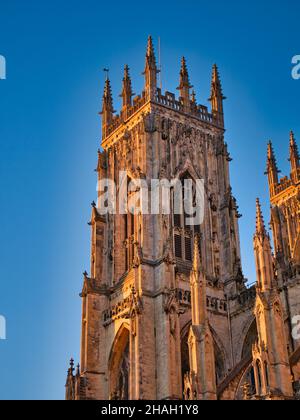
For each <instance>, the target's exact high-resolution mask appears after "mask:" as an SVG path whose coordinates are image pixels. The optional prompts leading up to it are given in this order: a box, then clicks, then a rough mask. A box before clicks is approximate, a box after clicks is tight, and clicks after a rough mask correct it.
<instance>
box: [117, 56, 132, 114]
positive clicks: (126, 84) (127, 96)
mask: <svg viewBox="0 0 300 420" xmlns="http://www.w3.org/2000/svg"><path fill="white" fill-rule="evenodd" d="M133 95H134V93H133V91H132V85H131V78H130V74H129V66H128V65H127V64H126V66H125V68H124V77H123V89H122V93H121V95H120V97H121V98H123V108H125V107H130V106H131V104H132V102H131V98H132V96H133Z"/></svg>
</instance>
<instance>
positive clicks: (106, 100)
mask: <svg viewBox="0 0 300 420" xmlns="http://www.w3.org/2000/svg"><path fill="white" fill-rule="evenodd" d="M114 112H115V110H114V107H113V97H112V91H111V85H110V80H109V77H108V75H107V78H106V80H105V84H104V93H103V99H102V112H100V115H102V137H103V138H105V137H106V134H107V128H108V127H109V126H110V125H111V123H112V121H113V114H114Z"/></svg>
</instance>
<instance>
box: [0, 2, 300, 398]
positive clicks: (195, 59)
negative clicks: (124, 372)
mask: <svg viewBox="0 0 300 420" xmlns="http://www.w3.org/2000/svg"><path fill="white" fill-rule="evenodd" d="M299 14H300V3H299V1H298V0H293V1H292V0H286V1H278V0H277V1H276V0H272V1H271V0H270V1H267V0H265V1H257V0H252V1H240V2H238V1H226V2H225V1H224V0H215V1H210V2H208V1H199V0H197V1H196V0H195V1H191V0H186V1H184V2H183V1H178V0H172V1H169V0H167V1H166V0H164V1H156V0H152V1H149V2H147V1H144V2H140V1H125V2H124V1H122V2H121V1H116V0H115V1H113V2H107V1H106V2H103V1H99V0H98V1H96V0H85V1H78V0H73V1H65V2H62V1H58V0H52V1H49V0H45V1H35V0H28V1H26V2H25V1H23V0H22V1H21V0H19V1H16V0H10V1H8V0H6V1H2V2H1V6H0V54H2V55H4V56H5V57H6V59H7V80H6V81H0V161H1V164H0V176H1V177H0V182H1V218H0V226H1V243H0V255H1V273H2V275H1V293H0V314H2V315H5V316H6V318H7V335H8V337H7V338H8V339H7V341H0V398H1V399H4V398H5V399H15V398H20V399H27V398H31V399H42V398H45V399H53V398H64V382H65V374H66V369H67V367H68V359H69V358H70V356H73V357H74V358H75V359H76V360H78V358H79V341H80V311H81V307H80V305H81V302H80V299H79V297H78V293H79V292H80V289H81V285H82V275H81V273H82V272H83V271H84V270H85V269H87V270H89V250H90V244H89V239H90V231H89V228H88V226H87V222H88V220H89V217H90V211H91V208H90V203H91V202H92V201H93V200H94V199H95V198H96V193H95V190H96V177H95V173H94V172H93V170H94V168H95V166H96V160H97V148H98V147H99V142H100V119H99V116H98V115H97V113H98V111H99V110H100V107H101V95H102V88H103V80H104V76H103V73H102V71H101V69H102V68H103V67H105V66H109V67H110V69H111V79H112V86H113V90H114V96H115V100H116V101H119V99H118V98H117V96H118V94H119V93H120V91H121V79H122V73H123V65H124V64H125V63H128V64H129V66H130V68H131V74H132V77H133V85H134V90H135V92H136V93H139V92H140V91H141V89H142V83H143V78H142V76H141V72H142V70H143V68H144V56H145V46H146V39H147V36H148V34H152V35H153V37H154V40H157V38H158V36H160V37H161V43H162V62H163V83H164V86H163V87H164V88H166V89H167V90H171V91H175V88H176V86H177V85H178V73H179V66H180V58H181V56H182V55H185V56H186V58H187V60H188V66H189V70H190V77H191V82H192V83H193V85H194V86H195V88H196V91H197V98H198V100H199V102H201V103H207V98H208V97H209V86H210V75H211V66H212V64H213V63H214V62H217V63H218V65H219V67H220V72H221V76H222V81H223V88H224V93H225V94H226V96H227V97H228V100H227V101H226V115H225V117H226V125H227V133H226V138H227V141H228V143H229V149H230V152H231V155H232V157H233V159H234V160H233V162H232V164H231V177H232V184H233V189H234V194H235V195H236V197H237V199H238V203H239V205H240V211H241V213H242V214H243V218H242V219H241V221H240V222H241V239H242V251H243V262H244V271H245V274H246V276H247V277H248V278H249V280H250V281H251V282H252V281H254V280H255V278H254V261H253V252H252V234H253V230H254V224H255V198H256V197H257V196H260V197H261V199H262V203H263V205H264V209H265V213H266V217H267V219H269V208H268V207H269V205H268V195H267V183H266V178H265V176H264V170H265V163H266V143H267V140H268V139H269V138H272V139H273V142H274V147H275V150H276V153H277V156H278V161H279V166H280V167H281V169H282V170H283V171H284V172H288V162H287V157H288V140H289V131H290V129H291V128H293V129H294V131H295V133H296V137H297V138H298V139H300V119H299V107H300V102H299V97H300V81H294V80H292V78H291V58H292V56H294V55H296V54H300V43H299V31H300V23H299ZM116 101H115V103H116V106H117V107H118V105H117V102H116Z"/></svg>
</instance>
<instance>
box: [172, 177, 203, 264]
mask: <svg viewBox="0 0 300 420" xmlns="http://www.w3.org/2000/svg"><path fill="white" fill-rule="evenodd" d="M186 179H192V178H191V177H190V176H189V174H186V175H185V176H184V177H183V178H182V179H181V185H182V208H183V209H184V208H185V202H184V200H185V199H186V195H185V180H186ZM194 190H195V188H194V187H193V196H194ZM173 204H174V205H173V209H175V208H178V207H179V206H178V203H176V205H175V203H173ZM187 217H191V216H190V215H187V214H185V212H184V211H183V214H175V212H174V215H173V229H174V253H175V257H176V258H178V259H181V260H183V261H187V262H192V261H193V244H194V238H195V235H196V234H200V226H199V225H198V226H197V225H196V226H189V225H187V224H186V218H187Z"/></svg>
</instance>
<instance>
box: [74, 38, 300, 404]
mask: <svg viewBox="0 0 300 420" xmlns="http://www.w3.org/2000/svg"><path fill="white" fill-rule="evenodd" d="M158 72H159V69H158V66H157V63H156V58H155V53H154V47H153V43H152V39H151V37H149V40H148V46H147V53H146V64H145V71H144V76H145V86H144V91H143V92H142V94H141V95H140V96H136V97H133V90H132V84H131V79H130V75H129V68H128V66H126V67H125V71H124V78H123V87H122V93H121V97H122V101H123V104H122V108H121V112H120V115H117V116H116V115H115V112H114V107H113V99H112V92H111V85H110V80H109V79H108V78H107V80H106V83H105V91H104V95H103V105H102V144H101V147H102V150H101V151H99V154H98V166H97V172H98V180H99V185H100V184H101V183H102V184H103V182H104V183H105V182H108V181H105V180H110V181H113V182H114V184H115V186H116V187H115V188H116V190H115V191H116V192H117V194H116V201H115V203H114V206H113V208H112V211H111V212H110V213H109V214H101V212H100V211H99V206H100V204H99V203H101V200H103V191H102V192H100V191H99V197H98V205H96V204H93V208H92V217H91V222H90V226H91V231H92V235H91V236H92V245H91V269H90V275H88V274H87V273H85V275H84V285H83V289H82V293H81V297H82V337H81V363H80V368H79V367H78V369H77V372H76V374H75V375H74V374H73V370H74V368H73V364H72V366H71V368H70V370H69V374H68V381H67V398H68V399H97V400H105V399H106V400H107V399H123V400H126V399H131V400H136V399H148V400H168V399H183V398H187V399H194V398H195V399H216V398H217V387H219V391H220V390H221V388H222V386H221V388H220V384H221V385H222V381H223V380H224V379H225V378H226V376H227V375H228V373H229V372H230V371H232V369H233V368H234V367H235V365H236V364H238V363H239V362H240V361H241V358H242V357H245V356H247V355H248V353H247V351H246V350H247V349H246V350H245V354H244V353H242V348H241V346H242V345H240V342H241V339H240V337H239V334H240V328H239V324H238V318H237V315H232V316H231V313H230V308H231V310H232V311H233V309H234V311H235V313H236V314H239V313H240V312H241V308H242V305H243V304H244V301H243V300H242V298H241V296H243V299H245V296H246V295H247V296H246V299H248V297H249V299H250V294H248V292H247V289H246V287H245V279H244V277H243V274H242V269H241V256H240V240H239V229H238V218H239V217H240V215H239V213H238V207H237V204H236V200H235V198H234V197H233V195H232V189H231V185H230V178H229V162H230V160H231V159H230V156H229V153H228V150H227V145H226V143H225V140H224V133H225V128H224V113H223V100H224V99H225V98H224V95H223V93H222V87H221V82H220V77H219V73H218V69H217V66H216V65H214V66H213V72H212V84H211V96H210V102H211V109H210V110H209V109H208V108H207V107H206V106H203V105H199V104H198V103H197V101H196V96H195V93H194V92H192V91H191V88H192V86H191V84H190V79H189V74H188V69H187V64H186V60H185V59H182V63H181V70H180V82H179V88H178V89H179V98H178V99H176V97H175V95H174V94H173V93H170V92H166V93H165V94H162V92H161V89H159V88H158V86H157V85H158V80H157V79H158ZM291 147H292V146H291ZM293 164H294V166H295V165H296V164H297V162H295V159H294V160H293ZM273 166H274V164H273ZM273 166H272V167H270V171H273V172H272V175H270V177H271V181H272V182H276V169H275V168H274V167H273ZM121 173H122V174H123V176H122V177H121V176H120V174H121ZM124 173H125V174H126V176H125V177H124ZM298 175H299V174H298ZM298 175H297V170H296V169H295V168H294V170H293V177H297V176H298ZM136 179H138V180H141V181H142V183H143V185H146V186H148V193H149V194H150V192H151V186H152V182H151V181H152V180H167V181H169V182H170V183H171V181H172V180H179V181H180V182H182V183H184V182H185V180H191V181H192V183H193V185H194V184H195V183H196V181H197V180H203V181H204V220H203V223H199V224H196V225H195V226H190V225H187V224H186V222H185V221H186V218H185V214H176V212H175V211H174V206H175V203H174V202H175V199H174V190H173V189H172V188H171V189H170V197H168V199H169V202H170V203H169V204H170V208H171V212H170V214H167V213H166V212H163V211H162V210H161V208H159V209H158V211H157V212H155V214H150V212H149V214H147V213H146V214H145V212H142V211H141V209H139V211H135V212H134V214H132V212H131V211H130V208H129V207H130V203H132V196H133V195H134V194H135V193H136V190H138V189H140V188H141V187H140V186H139V187H136V188H135V189H134V188H127V186H129V185H131V184H132V182H131V181H133V180H136ZM109 185H110V183H109V182H108V184H107V189H109V188H110V187H109ZM125 187H126V188H125ZM124 188H125V190H126V191H127V197H126V198H127V199H126V200H125V201H126V202H128V205H129V206H128V207H127V209H126V210H127V211H125V212H124V214H121V212H119V211H115V210H116V209H119V208H120V206H122V205H123V204H124V203H123V202H120V201H121V200H123V199H121V198H120V195H119V194H118V192H119V191H121V190H122V189H124ZM106 191H107V190H106ZM279 239H280V237H279ZM279 239H278V240H279ZM280 243H281V242H280ZM284 244H285V243H284ZM287 246H288V245H287V244H286V245H283V247H287ZM289 249H290V248H289ZM295 258H297V255H295ZM234 311H233V312H234ZM233 312H232V314H233ZM248 317H250V319H251V322H252V321H253V315H252V313H251V309H249V311H248ZM245 320H246V316H245ZM247 323H248V324H249V327H250V323H249V321H248V318H247ZM248 324H247V325H248ZM235 331H236V332H235ZM251 345H252V343H250V345H249V346H248V347H249V348H251ZM201 360H202V363H201ZM203 360H204V361H205V362H203ZM245 360H248V359H247V357H246V359H245ZM250 363H251V360H250ZM220 392H221V391H220Z"/></svg>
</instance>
